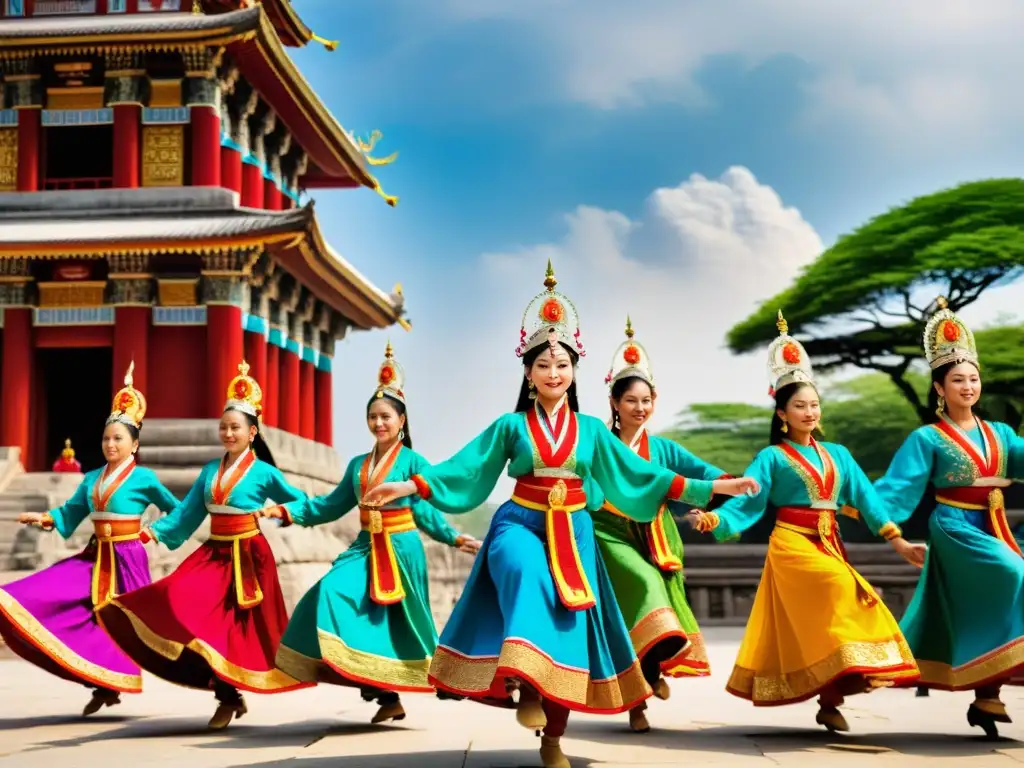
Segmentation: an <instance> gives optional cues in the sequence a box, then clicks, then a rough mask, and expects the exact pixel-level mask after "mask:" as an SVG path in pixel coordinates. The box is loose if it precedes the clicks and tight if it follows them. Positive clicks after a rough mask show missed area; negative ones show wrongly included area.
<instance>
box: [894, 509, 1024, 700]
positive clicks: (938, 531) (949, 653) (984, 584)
mask: <svg viewBox="0 0 1024 768" xmlns="http://www.w3.org/2000/svg"><path fill="white" fill-rule="evenodd" d="M985 517H987V513H983V512H980V511H974V510H967V509H958V508H955V507H950V506H947V505H945V504H939V505H937V506H936V508H935V511H934V512H933V513H932V516H931V519H930V520H929V521H928V530H929V534H930V536H929V542H928V557H927V559H926V561H925V564H924V573H923V574H922V575H921V580H920V581H919V582H918V584H917V590H916V591H915V593H914V598H913V600H912V601H911V603H910V605H909V606H907V611H906V613H905V614H904V616H903V620H902V621H901V622H900V629H902V630H903V634H904V635H905V636H906V638H907V643H908V644H909V645H910V649H911V651H912V652H913V654H914V657H915V658H916V659H917V662H918V666H919V667H920V669H921V680H920V682H919V683H917V684H918V685H924V686H928V687H930V688H940V689H946V690H970V689H974V688H977V687H979V686H982V685H986V684H1000V683H1011V684H1019V683H1020V682H1021V680H1020V674H1021V669H1022V666H1024V558H1021V556H1020V555H1019V554H1017V553H1016V552H1014V551H1013V550H1012V549H1010V547H1008V546H1007V545H1006V544H1004V543H1003V542H1002V541H1000V540H999V539H997V538H996V537H995V536H993V535H992V534H990V533H989V532H988V530H987V527H986V524H985Z"/></svg>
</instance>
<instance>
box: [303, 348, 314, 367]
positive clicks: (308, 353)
mask: <svg viewBox="0 0 1024 768" xmlns="http://www.w3.org/2000/svg"><path fill="white" fill-rule="evenodd" d="M302 360H303V362H306V363H312V364H313V366H314V367H315V366H316V350H315V349H313V348H312V347H307V346H305V345H303V347H302Z"/></svg>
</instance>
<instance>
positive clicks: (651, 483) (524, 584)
mask: <svg viewBox="0 0 1024 768" xmlns="http://www.w3.org/2000/svg"><path fill="white" fill-rule="evenodd" d="M544 285H545V287H546V290H545V291H543V292H542V293H541V294H540V295H538V296H536V297H535V298H534V299H533V300H532V301H531V302H530V304H529V305H528V306H527V309H526V313H525V314H524V315H523V324H522V329H521V331H520V344H519V347H518V349H517V350H516V352H517V354H518V355H519V356H520V357H521V358H522V361H523V374H524V378H523V381H522V385H521V387H520V390H519V400H518V402H517V404H516V409H515V412H514V413H510V414H506V415H504V416H502V417H500V418H499V419H498V420H497V421H495V422H494V423H493V424H492V425H491V426H490V427H488V428H487V429H486V430H485V431H484V432H483V433H482V434H481V435H480V436H479V437H477V438H476V439H475V440H473V441H472V442H471V443H470V444H469V445H467V446H466V447H465V448H463V449H462V450H461V451H460V452H459V453H457V454H456V455H455V456H453V457H452V458H451V459H449V460H448V461H446V462H444V463H442V464H439V465H436V466H433V467H430V468H428V469H425V470H424V471H423V472H421V473H420V474H418V475H414V476H413V477H412V478H411V479H410V480H404V481H400V482H388V483H383V484H381V485H379V486H377V487H376V488H375V489H373V490H372V491H370V492H369V493H368V494H367V496H366V498H365V502H368V503H370V504H374V505H381V504H386V503H388V502H390V501H392V500H394V499H397V498H403V497H406V496H412V495H414V494H419V496H420V498H422V499H424V500H426V501H429V502H430V503H432V504H433V505H434V506H436V507H437V508H438V509H441V510H442V511H445V512H451V513H457V512H465V511H467V510H470V509H473V508H475V507H477V506H478V505H479V504H481V503H482V502H483V501H485V500H486V499H487V497H488V495H489V494H490V492H491V490H492V489H493V488H494V485H495V483H496V482H497V480H498V478H499V476H500V474H501V471H502V469H503V468H504V467H505V465H506V464H509V474H510V475H511V476H512V477H515V478H516V487H515V491H514V492H513V495H512V499H511V500H509V501H507V502H506V503H505V504H503V505H502V506H501V508H500V509H498V511H497V512H496V513H495V515H494V517H493V519H492V520H491V526H490V530H489V532H488V534H487V537H486V538H485V540H484V544H483V547H482V550H481V555H480V556H479V557H478V558H477V560H476V562H475V563H474V566H473V570H472V572H471V573H470V576H469V580H468V581H467V582H466V586H465V588H464V590H463V592H462V596H461V598H460V599H459V602H458V603H457V604H456V606H455V609H454V611H453V613H452V616H451V618H450V619H449V621H448V625H447V626H446V627H445V629H444V631H443V632H442V634H441V641H440V644H439V645H438V648H437V651H436V653H435V654H434V659H433V662H432V663H431V665H430V676H429V679H430V682H431V683H432V684H433V685H434V686H435V687H437V688H438V689H439V690H442V691H446V692H448V693H451V694H456V695H460V696H468V697H471V698H474V699H477V700H480V701H484V702H487V703H493V704H498V705H504V706H512V705H513V703H512V701H513V700H512V696H511V694H512V692H513V691H514V690H515V689H516V688H518V689H519V702H518V709H517V712H516V717H517V720H518V721H519V723H520V724H521V725H523V726H525V727H526V728H529V729H530V730H534V731H540V730H542V729H543V731H544V737H543V739H542V741H541V750H540V754H541V759H542V761H543V763H544V765H545V766H547V767H548V768H552V767H555V766H557V768H567V766H568V765H569V762H568V760H566V758H565V756H564V755H563V754H562V750H561V746H560V739H561V736H562V733H563V732H564V730H565V725H566V722H567V720H568V715H569V710H570V709H572V710H577V711H580V712H594V713H601V714H615V713H619V712H624V711H626V710H629V709H632V708H633V707H635V706H636V705H638V704H639V703H640V702H642V701H643V700H644V699H646V698H647V697H649V696H650V695H651V688H650V686H648V685H647V683H646V682H645V681H644V678H643V674H642V673H641V671H640V665H639V663H638V662H637V659H636V655H635V654H634V653H633V647H632V643H631V642H630V639H629V630H628V629H627V628H626V625H625V623H624V622H623V620H622V614H621V613H620V612H619V608H618V606H617V605H616V602H615V595H614V593H613V592H612V588H611V584H610V583H609V581H608V574H607V572H606V570H605V567H604V564H603V562H602V561H601V558H600V556H599V554H598V552H597V548H596V546H595V541H594V532H593V531H594V527H593V521H592V519H591V517H590V515H589V514H588V510H597V509H599V508H600V507H601V505H602V504H603V503H604V501H605V499H607V500H608V501H609V502H610V503H612V504H614V505H615V507H616V508H617V509H620V510H623V511H624V513H625V514H627V515H629V516H631V517H632V518H634V519H636V520H637V521H639V522H644V523H649V522H651V521H652V520H653V519H654V518H655V517H656V515H657V512H658V510H659V509H660V508H661V505H662V503H663V502H664V501H665V500H666V499H682V500H684V501H686V502H688V503H691V504H694V505H703V504H706V503H707V501H708V499H709V498H710V496H711V493H712V491H714V492H716V493H723V494H732V493H743V492H745V491H747V490H748V489H754V488H756V484H755V483H752V482H751V481H749V480H747V479H739V480H718V481H715V482H714V483H712V482H710V481H705V480H686V479H684V478H683V477H681V476H679V475H676V474H675V473H673V472H671V471H669V470H667V469H663V468H661V467H657V466H655V465H653V464H650V463H648V462H646V461H643V460H642V459H640V458H639V457H638V456H637V455H636V454H635V453H633V452H632V451H630V450H629V449H628V448H627V447H626V446H625V445H623V444H622V442H621V441H619V440H618V439H617V438H615V437H614V436H613V435H612V434H611V432H609V431H608V429H607V427H605V425H604V424H602V423H601V422H600V421H599V420H598V419H595V418H593V417H591V416H583V415H580V414H578V413H577V411H578V405H577V401H576V384H575V381H574V378H575V366H576V363H577V361H578V359H579V357H580V356H581V355H582V354H583V345H582V343H581V342H580V332H579V323H578V320H577V315H576V309H575V307H573V305H572V303H571V302H570V301H569V299H568V298H566V297H565V296H564V295H562V294H561V293H558V292H556V291H555V285H556V280H555V276H554V273H553V271H552V269H551V265H550V263H549V264H548V270H547V275H546V279H545V281H544Z"/></svg>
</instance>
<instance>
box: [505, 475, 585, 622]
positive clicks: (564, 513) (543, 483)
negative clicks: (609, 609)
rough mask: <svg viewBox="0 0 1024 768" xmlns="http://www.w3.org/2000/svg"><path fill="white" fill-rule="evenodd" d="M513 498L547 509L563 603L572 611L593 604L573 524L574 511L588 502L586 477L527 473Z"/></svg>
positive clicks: (552, 556) (524, 504)
mask: <svg viewBox="0 0 1024 768" xmlns="http://www.w3.org/2000/svg"><path fill="white" fill-rule="evenodd" d="M512 501H514V502H516V504H519V505H520V506H522V507H526V508H527V509H535V510H537V511H538V512H543V513H544V527H545V531H546V534H547V543H548V566H549V568H550V570H551V577H552V578H553V579H554V582H555V590H556V591H557V592H558V598H559V600H561V601H562V605H564V606H565V607H566V608H568V609H569V610H570V611H583V610H586V609H587V608H593V607H594V606H595V605H596V604H597V600H596V599H595V598H594V591H593V590H592V589H591V588H590V583H589V582H588V581H587V574H586V572H585V571H584V570H583V563H582V562H581V561H580V553H579V549H577V547H576V533H575V531H574V530H573V526H572V513H573V512H578V511H579V510H581V509H584V508H585V507H586V506H587V495H586V493H585V492H584V491H583V481H581V480H580V479H579V478H569V479H562V478H555V477H536V476H534V475H524V476H523V477H520V478H519V479H518V480H517V481H516V487H515V490H514V491H513V492H512Z"/></svg>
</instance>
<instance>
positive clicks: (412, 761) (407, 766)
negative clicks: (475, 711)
mask: <svg viewBox="0 0 1024 768" xmlns="http://www.w3.org/2000/svg"><path fill="white" fill-rule="evenodd" d="M486 754H487V756H486V758H485V759H486V762H485V763H482V764H483V765H486V766H487V768H539V766H540V758H539V756H538V755H537V753H536V752H534V751H530V750H508V751H506V750H502V751H496V752H487V753H486ZM473 755H474V753H473V752H470V754H469V755H468V756H467V754H466V753H465V752H456V751H454V750H449V751H446V752H416V753H405V754H395V755H348V756H345V755H334V756H330V757H328V756H321V757H296V758H292V759H290V760H273V761H270V762H266V763H238V764H237V765H233V766H231V767H230V768H463V766H465V767H466V768H470V767H471V766H473V765H478V764H480V763H478V762H477V761H475V760H474V759H473ZM569 762H570V764H571V765H572V768H589V767H590V766H599V765H600V763H599V762H594V761H593V760H589V759H585V758H581V757H572V756H571V755H570V756H569Z"/></svg>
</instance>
